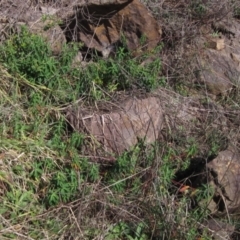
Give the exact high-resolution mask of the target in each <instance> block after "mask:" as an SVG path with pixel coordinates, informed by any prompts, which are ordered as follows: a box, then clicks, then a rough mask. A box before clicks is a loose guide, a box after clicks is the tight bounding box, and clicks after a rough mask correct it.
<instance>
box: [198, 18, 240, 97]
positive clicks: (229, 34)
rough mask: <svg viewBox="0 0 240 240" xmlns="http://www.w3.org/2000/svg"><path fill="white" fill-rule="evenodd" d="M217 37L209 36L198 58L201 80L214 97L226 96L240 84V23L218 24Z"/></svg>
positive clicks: (215, 25)
mask: <svg viewBox="0 0 240 240" xmlns="http://www.w3.org/2000/svg"><path fill="white" fill-rule="evenodd" d="M213 28H214V29H215V31H216V32H217V34H216V36H215V37H213V36H212V35H209V36H208V37H206V38H205V39H204V41H203V42H202V44H203V45H204V46H205V49H204V50H203V51H202V53H201V54H200V55H199V56H198V64H199V69H200V74H199V80H200V82H201V83H202V84H205V85H206V87H207V89H208V90H209V91H210V92H211V93H212V94H214V95H226V94H228V93H229V92H231V90H232V89H233V88H234V87H235V86H239V84H240V77H239V76H240V48H239V39H240V31H239V29H240V23H239V22H237V21H235V22H232V23H231V24H230V23H228V22H221V21H220V22H217V23H215V24H214V26H213Z"/></svg>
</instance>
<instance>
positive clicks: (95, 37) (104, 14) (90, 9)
mask: <svg viewBox="0 0 240 240" xmlns="http://www.w3.org/2000/svg"><path fill="white" fill-rule="evenodd" d="M71 7H72V14H69V12H68V14H67V16H66V17H67V18H66V19H65V20H64V22H65V24H63V25H62V28H63V29H64V31H65V32H66V35H67V38H68V39H69V40H70V41H72V40H73V41H82V42H84V44H85V46H87V47H88V48H91V49H95V50H97V51H99V52H101V53H102V55H103V56H108V54H109V53H110V52H111V51H113V49H114V47H115V46H116V45H117V44H118V43H119V42H121V40H122V39H124V41H125V43H126V46H127V48H128V49H129V50H130V51H136V52H137V51H142V50H151V49H152V48H154V47H156V45H157V43H158V42H159V41H160V38H161V29H160V27H159V25H158V23H157V21H156V20H155V19H154V18H153V16H151V15H150V13H149V11H148V10H147V9H146V7H145V6H144V5H143V4H142V3H140V2H139V1H138V0H133V1H115V2H113V1H111V2H109V1H108V2H107V3H104V4H103V5H99V4H96V3H95V2H90V3H88V4H87V5H86V6H82V7H79V5H76V6H71ZM58 15H59V13H58ZM62 19H63V18H62Z"/></svg>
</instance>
